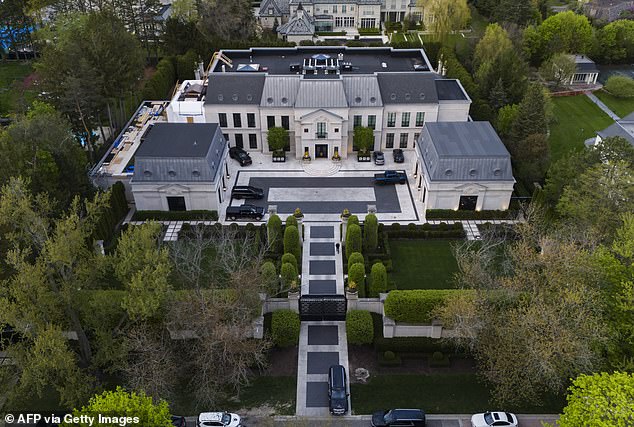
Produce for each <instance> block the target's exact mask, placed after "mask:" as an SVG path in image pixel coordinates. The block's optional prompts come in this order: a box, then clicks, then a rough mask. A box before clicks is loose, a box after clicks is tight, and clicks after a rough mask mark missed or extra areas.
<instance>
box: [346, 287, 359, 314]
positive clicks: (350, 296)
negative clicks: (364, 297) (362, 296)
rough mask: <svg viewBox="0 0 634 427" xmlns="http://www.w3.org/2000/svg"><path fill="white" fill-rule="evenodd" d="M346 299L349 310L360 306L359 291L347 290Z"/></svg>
mask: <svg viewBox="0 0 634 427" xmlns="http://www.w3.org/2000/svg"><path fill="white" fill-rule="evenodd" d="M346 300H347V301H348V309H347V311H351V310H356V309H357V307H358V306H359V293H358V292H350V291H348V290H346Z"/></svg>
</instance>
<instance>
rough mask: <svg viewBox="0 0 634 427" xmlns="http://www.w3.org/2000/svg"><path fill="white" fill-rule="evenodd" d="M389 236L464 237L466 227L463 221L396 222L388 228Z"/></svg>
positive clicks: (400, 237) (396, 237)
mask: <svg viewBox="0 0 634 427" xmlns="http://www.w3.org/2000/svg"><path fill="white" fill-rule="evenodd" d="M386 233H387V235H388V237H390V238H392V239H433V238H436V239H449V238H463V237H464V236H465V232H464V228H463V227H462V224H461V223H455V224H446V223H444V222H441V223H440V224H429V223H426V224H423V225H416V224H408V225H407V226H403V225H401V224H398V223H394V224H392V225H390V226H389V227H387V228H386Z"/></svg>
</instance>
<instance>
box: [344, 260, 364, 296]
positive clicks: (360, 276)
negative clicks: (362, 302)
mask: <svg viewBox="0 0 634 427" xmlns="http://www.w3.org/2000/svg"><path fill="white" fill-rule="evenodd" d="M351 282H354V283H355V284H356V285H357V291H358V292H359V297H361V298H364V297H365V265H364V264H361V263H357V264H352V265H348V286H350V283H351Z"/></svg>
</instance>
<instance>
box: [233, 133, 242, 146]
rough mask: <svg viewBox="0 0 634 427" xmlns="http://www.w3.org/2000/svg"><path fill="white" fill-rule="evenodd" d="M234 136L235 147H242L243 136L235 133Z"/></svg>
mask: <svg viewBox="0 0 634 427" xmlns="http://www.w3.org/2000/svg"><path fill="white" fill-rule="evenodd" d="M235 138H236V147H238V148H244V138H243V137H242V134H241V133H236V135H235Z"/></svg>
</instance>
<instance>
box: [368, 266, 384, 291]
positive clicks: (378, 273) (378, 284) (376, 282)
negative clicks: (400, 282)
mask: <svg viewBox="0 0 634 427" xmlns="http://www.w3.org/2000/svg"><path fill="white" fill-rule="evenodd" d="M386 291H387V270H386V269H385V266H384V265H383V264H382V263H380V262H377V263H376V264H374V265H373V266H372V270H371V271H370V292H369V297H370V298H376V297H378V296H379V294H380V293H381V292H386Z"/></svg>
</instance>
